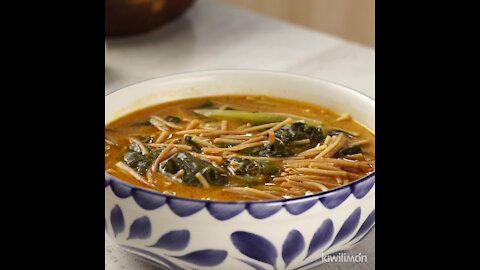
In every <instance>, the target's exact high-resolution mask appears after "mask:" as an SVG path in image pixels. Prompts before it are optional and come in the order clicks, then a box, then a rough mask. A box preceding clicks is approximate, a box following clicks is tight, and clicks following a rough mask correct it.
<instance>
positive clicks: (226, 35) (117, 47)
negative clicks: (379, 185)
mask: <svg viewBox="0 0 480 270" xmlns="http://www.w3.org/2000/svg"><path fill="white" fill-rule="evenodd" d="M228 68H244V69H262V70H276V71H286V72H291V73H296V74H304V75H309V76H315V77H318V78H323V79H326V80H330V81H333V82H337V83H339V84H343V85H345V86H348V87H351V88H353V89H356V90H358V91H360V92H362V93H364V94H366V95H368V96H371V97H373V98H375V50H374V49H372V48H369V47H365V46H362V45H359V44H355V43H351V42H348V41H346V40H342V39H339V38H336V37H333V36H330V35H327V34H324V33H320V32H316V31H313V30H310V29H306V28H302V27H300V26H296V25H292V24H289V23H286V22H282V21H278V20H275V19H272V18H268V17H264V16H261V15H257V14H254V13H250V12H248V11H244V10H241V9H238V8H234V7H230V6H227V5H225V4H223V3H221V2H217V1H215V0H202V1H197V3H195V5H194V6H193V7H192V8H191V9H190V10H189V11H188V12H187V13H186V14H185V16H183V17H181V18H179V19H178V20H176V21H174V22H172V23H170V24H168V25H166V26H164V27H163V28H160V29H158V30H155V31H152V32H149V33H147V34H144V35H139V36H135V37H129V38H115V39H107V54H106V58H105V95H107V94H109V93H112V92H114V91H115V90H118V89H120V88H123V87H125V86H128V85H131V84H135V83H138V82H141V81H145V80H148V79H152V78H156V77H160V76H165V75H169V74H175V73H181V72H188V71H199V70H210V69H228ZM359 253H361V254H362V255H367V258H368V262H367V263H328V264H325V265H322V266H320V267H317V268H316V269H318V270H347V269H349V270H350V269H352V270H353V269H362V270H364V269H375V229H374V230H373V231H372V232H371V233H370V234H369V235H368V236H367V237H366V238H365V239H364V240H363V241H362V243H360V244H359V245H358V246H357V247H355V248H354V249H353V250H351V251H350V252H349V254H351V255H356V254H359ZM105 269H108V270H120V269H135V270H153V269H155V268H154V267H152V266H151V265H149V264H146V263H144V262H142V261H140V260H139V259H137V258H136V257H134V256H132V255H130V254H128V253H125V252H124V251H123V250H121V249H120V248H118V247H116V246H115V245H113V244H112V243H110V242H109V240H108V238H107V236H106V235H105Z"/></svg>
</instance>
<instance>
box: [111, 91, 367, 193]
mask: <svg viewBox="0 0 480 270" xmlns="http://www.w3.org/2000/svg"><path fill="white" fill-rule="evenodd" d="M105 168H106V171H107V172H108V173H110V174H112V175H114V176H116V177H118V178H120V179H123V180H125V181H128V182H130V183H132V184H135V185H139V186H142V187H146V188H150V189H154V190H157V191H160V192H164V193H168V194H172V195H177V196H181V197H190V198H197V199H205V200H272V199H281V198H290V197H297V196H304V195H308V194H312V193H316V192H321V191H325V190H328V189H331V188H334V187H338V186H342V185H345V184H348V183H350V182H352V181H354V180H356V179H359V178H361V177H363V176H365V175H368V174H370V173H372V172H373V171H374V168H375V137H374V134H373V133H372V132H371V131H370V130H368V129H367V128H366V127H364V126H363V125H362V124H360V123H358V122H356V121H355V120H353V119H352V118H351V117H350V115H348V114H342V115H339V114H337V113H335V112H333V111H331V110H329V109H328V108H323V107H320V106H317V105H313V104H307V103H302V102H298V101H293V100H286V99H280V98H272V97H265V96H218V97H208V98H196V99H185V100H179V101H174V102H169V103H164V104H159V105H157V106H153V107H149V108H146V109H143V110H139V111H136V112H134V113H131V114H129V115H127V116H124V117H122V118H120V119H117V120H115V121H114V122H111V123H109V124H108V125H107V126H106V127H105Z"/></svg>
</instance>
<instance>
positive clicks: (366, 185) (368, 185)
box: [352, 175, 375, 199]
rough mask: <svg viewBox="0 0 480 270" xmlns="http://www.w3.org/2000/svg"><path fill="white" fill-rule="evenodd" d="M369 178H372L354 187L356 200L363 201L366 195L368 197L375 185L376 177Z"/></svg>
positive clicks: (353, 191)
mask: <svg viewBox="0 0 480 270" xmlns="http://www.w3.org/2000/svg"><path fill="white" fill-rule="evenodd" d="M368 177H370V178H369V179H367V180H364V181H362V182H360V183H357V184H355V185H354V186H352V193H353V196H355V198H357V199H361V198H363V197H365V195H367V193H368V192H369V191H370V190H371V189H372V187H373V185H375V175H372V176H368Z"/></svg>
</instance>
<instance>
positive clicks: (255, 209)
mask: <svg viewBox="0 0 480 270" xmlns="http://www.w3.org/2000/svg"><path fill="white" fill-rule="evenodd" d="M280 209H282V205H281V204H266V203H252V204H248V205H247V211H248V213H250V215H251V216H252V217H254V218H256V219H264V218H267V217H269V216H272V215H274V214H275V213H277V212H278V211H280Z"/></svg>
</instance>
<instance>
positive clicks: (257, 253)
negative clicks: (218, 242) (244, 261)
mask: <svg viewBox="0 0 480 270" xmlns="http://www.w3.org/2000/svg"><path fill="white" fill-rule="evenodd" d="M230 238H231V240H232V243H233V245H234V246H235V247H236V248H237V249H238V250H239V251H240V252H241V253H242V254H243V255H245V256H248V257H250V258H252V259H255V260H257V261H261V262H264V263H268V264H270V265H272V266H273V267H275V265H276V261H277V256H278V255H277V250H276V249H275V246H274V245H273V244H272V243H271V242H270V241H268V240H267V239H265V238H263V237H262V236H259V235H256V234H254V233H249V232H243V231H238V232H234V233H232V235H231V236H230Z"/></svg>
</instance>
